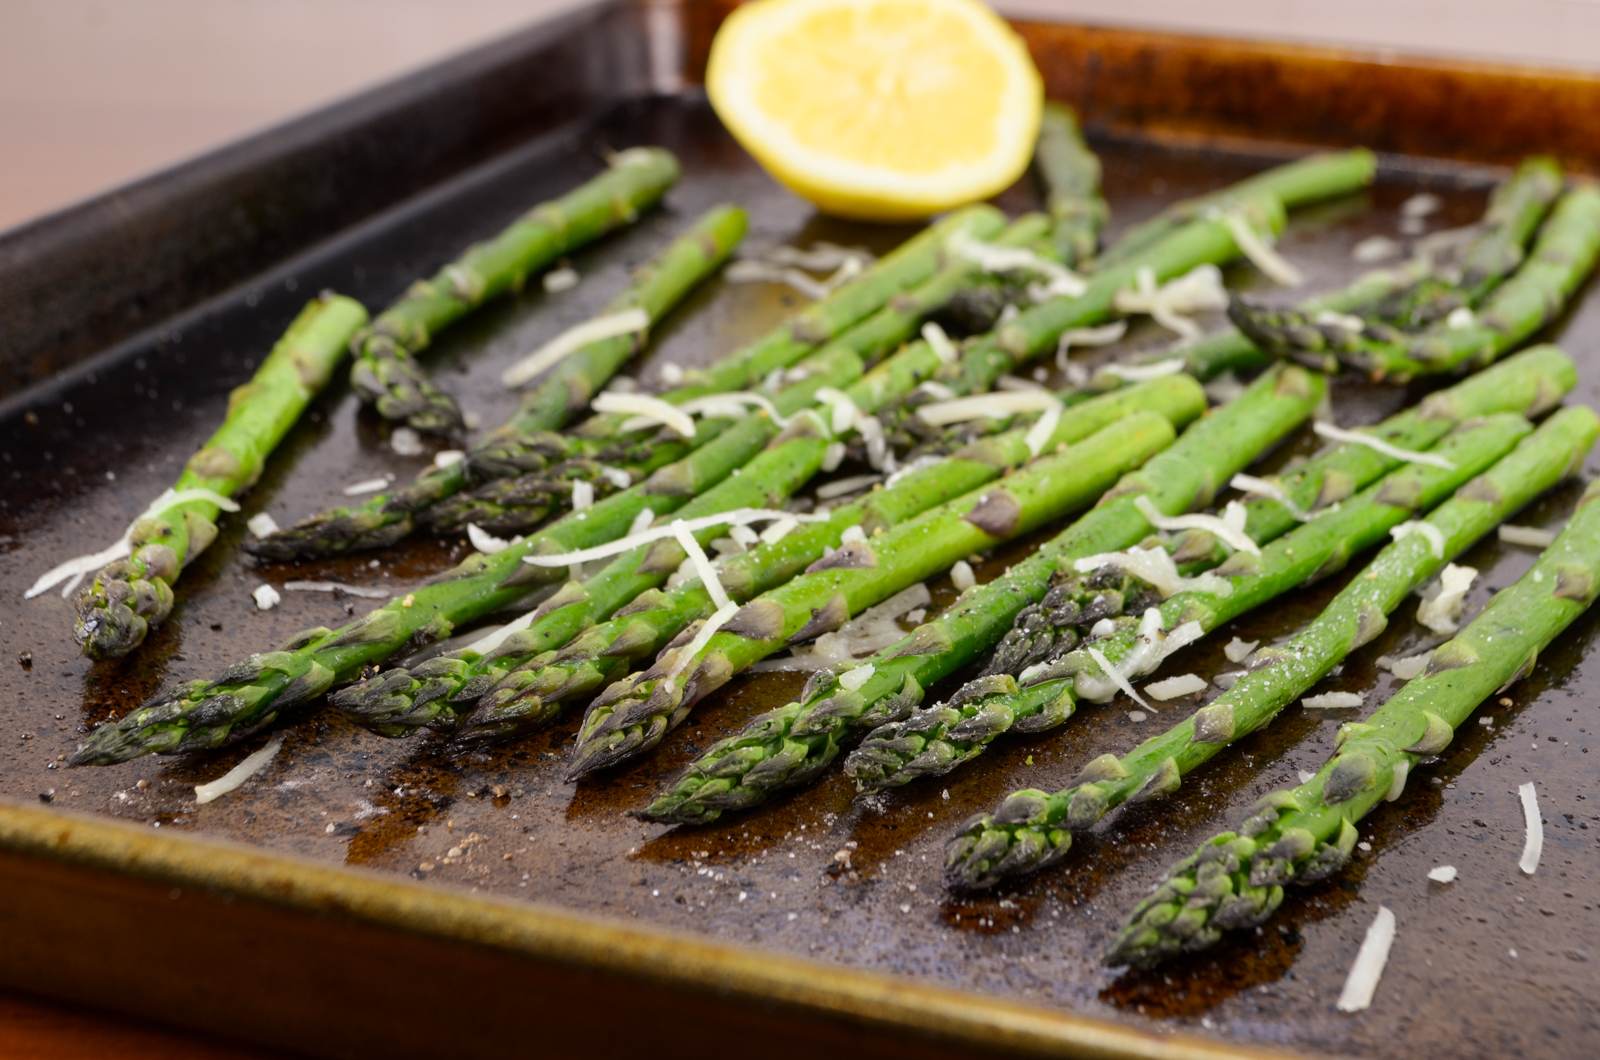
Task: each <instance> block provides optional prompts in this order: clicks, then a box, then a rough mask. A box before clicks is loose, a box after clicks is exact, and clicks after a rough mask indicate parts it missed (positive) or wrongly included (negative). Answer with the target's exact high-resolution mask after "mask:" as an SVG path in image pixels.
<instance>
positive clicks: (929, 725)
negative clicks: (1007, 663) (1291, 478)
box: [850, 413, 1532, 886]
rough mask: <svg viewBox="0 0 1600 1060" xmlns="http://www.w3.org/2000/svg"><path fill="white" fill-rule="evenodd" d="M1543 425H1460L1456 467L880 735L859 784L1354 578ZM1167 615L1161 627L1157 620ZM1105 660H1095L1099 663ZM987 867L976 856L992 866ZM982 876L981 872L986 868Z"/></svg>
mask: <svg viewBox="0 0 1600 1060" xmlns="http://www.w3.org/2000/svg"><path fill="white" fill-rule="evenodd" d="M1530 430H1532V428H1531V427H1530V426H1529V425H1528V422H1527V421H1526V420H1524V419H1522V418H1521V417H1520V416H1516V415H1514V414H1512V413H1504V414H1501V415H1500V416H1495V417H1490V418H1488V419H1483V420H1478V421H1474V422H1472V423H1468V424H1465V425H1463V426H1461V427H1459V428H1457V429H1456V430H1455V431H1454V432H1453V433H1452V434H1450V435H1449V436H1447V437H1446V438H1445V440H1444V441H1443V442H1441V443H1440V444H1439V446H1438V447H1437V448H1436V449H1435V450H1434V451H1433V452H1434V453H1435V454H1436V455H1438V456H1439V457H1442V458H1443V459H1445V460H1447V461H1449V462H1450V463H1451V465H1452V466H1451V467H1450V468H1449V469H1448V470H1447V469H1444V468H1440V467H1426V466H1423V465H1408V466H1406V467H1403V468H1401V469H1400V470H1398V471H1395V472H1393V473H1391V474H1389V475H1388V476H1386V477H1385V478H1384V479H1383V480H1382V481H1380V482H1377V483H1374V484H1373V485H1371V486H1369V487H1367V489H1365V490H1363V491H1362V492H1361V493H1358V494H1357V495H1356V496H1355V497H1353V498H1351V499H1350V500H1348V501H1346V502H1344V503H1343V504H1341V505H1339V506H1338V507H1337V508H1335V509H1332V510H1329V511H1327V512H1325V513H1323V514H1322V515H1319V516H1318V517H1317V518H1315V519H1313V520H1311V521H1310V522H1308V523H1306V524H1305V525H1303V526H1301V527H1299V528H1298V529H1296V530H1294V531H1293V532H1292V533H1289V534H1286V535H1285V536H1283V537H1281V538H1279V539H1278V540H1277V541H1274V542H1272V543H1271V544H1269V545H1267V546H1266V547H1265V548H1263V549H1262V550H1261V553H1260V555H1259V556H1257V555H1252V554H1250V553H1244V552H1240V553H1235V554H1234V556H1233V557H1231V558H1230V559H1229V560H1228V562H1226V563H1224V564H1223V565H1222V566H1220V567H1218V568H1217V570H1216V572H1215V573H1216V575H1217V577H1218V578H1219V579H1220V584H1217V585H1215V587H1214V588H1194V589H1189V590H1187V591H1184V592H1180V593H1176V594H1174V595H1173V596H1171V597H1169V598H1167V600H1166V601H1165V602H1163V603H1162V604H1161V605H1160V607H1158V608H1155V609H1152V610H1151V611H1147V612H1146V613H1145V616H1144V617H1143V618H1141V619H1140V620H1138V622H1137V624H1138V628H1137V629H1136V628H1134V623H1135V620H1134V619H1132V618H1131V617H1129V618H1125V619H1122V620H1120V621H1119V622H1118V629H1117V630H1116V631H1115V632H1113V633H1111V634H1109V635H1107V636H1104V637H1101V638H1098V639H1096V640H1095V641H1093V642H1091V643H1090V644H1087V645H1085V646H1084V647H1082V648H1078V649H1075V650H1073V651H1070V652H1068V653H1067V654H1065V655H1063V656H1061V657H1060V658H1058V659H1055V660H1053V661H1051V662H1047V663H1041V664H1040V665H1038V666H1036V667H1032V668H1030V669H1028V670H1025V671H1023V673H1022V675H1021V676H1020V677H1018V678H1012V677H1010V676H996V677H991V678H986V679H983V681H982V682H981V683H974V685H973V686H969V688H968V689H966V690H964V692H965V693H966V694H965V695H963V696H960V697H957V698H955V699H952V700H951V701H950V703H949V704H948V705H946V706H943V707H934V708H932V709H930V710H926V711H922V712H919V713H915V714H912V715H911V716H910V717H908V718H906V719H905V720H904V721H901V722H894V723H890V724H889V725H886V726H882V727H880V728H879V729H878V730H876V731H874V732H873V733H870V734H869V735H868V736H867V738H866V740H865V741H863V742H862V744H861V746H860V747H859V748H857V749H856V752H855V758H856V761H855V762H854V764H853V766H852V768H851V771H850V772H851V775H852V776H853V777H854V778H855V779H856V781H857V783H858V784H860V785H861V786H863V787H865V788H871V789H876V788H883V787H891V786H898V785H901V784H905V783H908V782H909V781H912V780H915V779H917V778H919V777H925V776H937V775H940V774H943V773H948V772H950V771H951V770H953V769H955V768H957V767H958V766H961V765H964V764H965V763H967V762H970V761H972V760H973V759H975V758H977V757H978V756H979V755H981V754H983V752H984V751H986V750H987V749H988V748H989V747H990V745H992V744H993V743H994V742H995V741H996V740H998V739H1000V738H1001V737H1003V736H1005V735H1006V734H1008V733H1012V732H1018V733H1038V732H1044V731H1047V730H1049V729H1053V728H1056V727H1058V726H1060V725H1063V724H1065V723H1066V722H1067V720H1068V719H1070V718H1071V717H1072V716H1073V714H1074V713H1075V712H1076V711H1077V707H1078V703H1079V702H1080V701H1081V700H1084V699H1088V700H1091V701H1098V700H1106V699H1111V698H1113V697H1114V696H1116V695H1117V693H1118V690H1119V688H1120V687H1121V682H1118V681H1116V680H1115V679H1114V678H1113V677H1112V676H1111V675H1110V672H1109V670H1108V669H1107V667H1110V668H1116V669H1119V670H1120V671H1122V676H1123V680H1124V681H1130V680H1132V679H1135V678H1138V677H1140V676H1142V675H1143V674H1146V673H1149V672H1151V671H1153V670H1154V669H1155V668H1156V667H1158V666H1160V664H1161V661H1162V658H1163V655H1164V654H1165V651H1166V650H1167V649H1166V648H1165V647H1164V645H1165V643H1166V638H1167V636H1168V635H1169V634H1170V635H1174V636H1176V635H1177V633H1176V631H1177V630H1179V629H1180V628H1184V629H1186V630H1188V631H1189V632H1190V634H1191V636H1190V637H1189V638H1187V639H1197V638H1198V637H1201V636H1204V635H1206V634H1208V633H1210V632H1211V631H1212V630H1215V629H1217V628H1219V627H1220V626H1222V625H1223V624H1225V623H1227V622H1229V621H1231V620H1232V619H1234V618H1237V617H1238V616H1240V615H1242V614H1245V613H1247V612H1249V611H1252V610H1254V609H1255V608H1257V607H1260V606H1261V605H1262V604H1265V603H1268V602H1270V601H1272V600H1274V599H1276V598H1277V597H1279V596H1282V595H1283V594H1284V593H1286V592H1288V591H1289V590H1291V589H1293V588H1296V587H1297V586H1300V585H1303V584H1305V583H1307V582H1309V581H1312V580H1315V579H1317V578H1321V577H1325V576H1326V575H1328V574H1330V573H1332V572H1334V571H1337V570H1341V569H1343V567H1344V565H1345V564H1346V563H1347V562H1348V560H1349V558H1350V557H1351V556H1352V555H1355V554H1357V553H1359V552H1361V551H1363V550H1365V549H1367V548H1370V547H1371V546H1372V545H1374V544H1376V543H1377V542H1378V541H1379V540H1381V539H1382V538H1383V537H1384V536H1386V535H1387V534H1388V532H1389V531H1390V530H1391V529H1393V528H1394V527H1396V526H1398V525H1400V523H1402V522H1403V521H1405V519H1406V518H1407V516H1409V515H1411V514H1412V513H1414V512H1418V511H1426V510H1428V509H1430V508H1432V507H1434V506H1435V505H1437V504H1438V503H1439V502H1440V501H1441V500H1442V499H1444V498H1445V497H1448V496H1449V495H1450V494H1451V493H1452V492H1453V491H1454V490H1455V489H1456V488H1457V487H1458V486H1460V485H1461V484H1462V483H1463V482H1465V481H1466V480H1467V479H1469V478H1471V477H1472V476H1473V475H1474V474H1476V473H1478V472H1479V471H1482V470H1483V469H1484V468H1486V467H1488V466H1489V465H1490V464H1492V463H1493V462H1494V461H1495V460H1498V459H1499V458H1500V457H1501V456H1502V455H1504V454H1505V453H1506V452H1507V451H1509V450H1510V449H1511V447H1512V446H1514V445H1515V444H1516V443H1517V441H1518V440H1519V439H1520V438H1522V437H1523V436H1524V435H1526V434H1527V433H1528V432H1529V431H1530ZM1151 618H1157V619H1158V621H1157V622H1156V623H1154V625H1155V627H1156V628H1154V629H1152V628H1150V626H1149V625H1147V623H1148V622H1149V620H1150V619H1151ZM1097 653H1098V654H1099V655H1100V656H1101V659H1104V660H1105V661H1104V662H1101V659H1097V658H1095V655H1096V654H1097ZM982 860H983V859H981V858H980V859H977V861H978V862H980V863H981V862H982ZM980 868H981V866H980ZM952 873H953V874H954V875H953V876H952V878H953V879H957V878H959V879H967V878H968V876H969V875H971V876H973V878H974V882H972V883H970V884H961V885H962V886H977V885H979V884H978V882H977V881H978V880H979V879H981V877H982V873H981V871H980V870H973V872H972V873H969V872H968V867H967V866H966V865H964V864H963V865H962V866H961V867H959V868H953V869H952Z"/></svg>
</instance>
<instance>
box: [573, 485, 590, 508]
mask: <svg viewBox="0 0 1600 1060" xmlns="http://www.w3.org/2000/svg"><path fill="white" fill-rule="evenodd" d="M593 507H594V483H592V482H585V481H583V480H582V479H574V480H573V481H572V510H573V511H575V512H582V511H587V510H588V509H590V508H593Z"/></svg>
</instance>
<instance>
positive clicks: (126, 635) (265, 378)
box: [73, 294, 367, 659]
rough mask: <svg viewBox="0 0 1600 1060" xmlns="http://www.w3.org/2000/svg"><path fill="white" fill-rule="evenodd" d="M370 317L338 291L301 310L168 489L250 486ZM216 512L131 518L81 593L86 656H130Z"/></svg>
mask: <svg viewBox="0 0 1600 1060" xmlns="http://www.w3.org/2000/svg"><path fill="white" fill-rule="evenodd" d="M366 319H367V312H366V310H365V309H363V308H361V305H360V303H358V302H355V301H353V300H352V299H349V298H345V297H343V296H341V295H335V294H324V295H322V296H320V297H319V298H317V299H315V300H314V301H312V302H311V303H309V304H308V305H307V306H306V307H305V308H304V309H302V310H301V311H300V315H299V316H297V317H295V319H294V321H293V323H291V324H290V325H289V330H288V331H286V332H284V334H283V337H282V338H280V339H279V340H278V342H277V344H276V345H275V346H273V348H272V352H271V353H269V354H268V355H267V358H266V360H264V361H263V362H262V363H261V367H260V368H258V369H257V370H256V373H255V375H254V376H253V377H252V378H251V380H250V381H249V382H248V383H246V384H244V385H243V386H241V387H239V388H238V389H237V390H235V391H234V392H233V394H232V395H230V397H229V399H228V414H227V418H226V419H224V420H223V423H222V426H221V427H219V428H217V432H216V433H215V434H213V435H212V436H211V438H210V439H209V440H208V441H207V442H206V444H205V445H204V446H203V447H202V448H201V449H200V451H199V452H197V453H195V454H194V456H192V457H190V458H189V462H188V464H187V465H185V467H184V470H183V474H182V475H181V476H179V478H178V481H177V482H176V483H174V484H173V487H172V492H173V493H174V494H182V493H183V492H184V491H186V490H205V491H208V492H209V493H212V494H218V495H220V496H223V497H231V496H233V495H235V494H238V493H242V492H243V491H244V490H246V489H248V488H250V486H251V485H252V484H253V483H254V482H255V480H256V478H257V477H258V476H259V475H260V474H261V470H262V468H263V467H264V466H265V465H266V462H267V457H268V456H269V455H271V453H272V450H273V449H274V448H276V447H277V444H278V442H280V441H281V440H282V439H283V436H284V435H285V434H287V433H288V432H289V428H290V427H292V426H294V424H295V421H296V420H298V419H299V418H300V413H301V412H302V411H303V410H304V409H305V407H306V405H308V404H309V403H310V402H311V399H312V398H314V397H316V395H317V394H318V393H319V392H320V391H321V390H322V388H323V386H325V385H326V384H327V382H328V379H329V378H330V377H331V376H332V374H333V369H334V367H335V366H336V365H337V364H338V363H339V362H340V361H341V360H342V359H343V358H344V355H345V351H346V349H347V346H348V343H349V341H350V336H351V335H353V334H355V332H356V329H358V328H359V327H361V325H362V324H363V323H365V322H366ZM218 511H219V509H218V507H217V505H216V504H215V503H214V502H213V501H212V500H208V499H204V498H200V497H191V498H189V499H186V500H181V501H178V502H176V503H173V504H170V505H168V506H166V507H164V508H161V509H160V510H157V511H155V512H153V513H151V514H149V515H148V516H146V517H144V518H142V519H140V520H139V521H138V522H137V523H136V524H135V525H134V527H133V530H132V532H131V533H130V535H129V539H128V546H129V549H130V550H131V552H130V554H129V555H128V556H127V557H126V558H123V559H118V560H114V561H113V562H111V563H109V564H107V565H106V566H105V567H103V568H101V570H100V571H99V573H97V574H96V575H95V576H94V579H93V580H92V581H91V582H90V583H89V584H88V585H87V586H85V587H84V589H83V591H82V592H81V593H80V594H79V595H78V599H77V621H76V622H75V623H74V625H73V633H74V635H75V636H76V637H77V640H78V643H79V645H81V646H82V648H83V653H84V654H85V655H87V656H89V657H90V658H94V659H110V658H115V657H117V656H120V655H126V654H127V653H128V652H130V651H132V650H133V649H134V648H137V647H138V646H139V645H140V644H142V643H144V638H145V636H146V635H147V634H148V633H149V632H150V629H151V628H152V627H154V626H158V625H160V624H161V623H162V622H163V621H165V620H166V617H167V616H168V615H169V614H171V612H172V604H173V595H172V583H173V582H175V581H177V580H178V576H179V574H181V573H182V571H183V568H184V567H185V566H186V565H187V564H188V563H189V561H190V560H192V559H193V558H194V557H195V556H196V555H198V554H199V553H200V552H202V551H203V550H204V549H205V547H206V546H207V545H209V544H211V542H212V541H213V540H214V539H215V538H216V536H217V527H216V518H217V513H218Z"/></svg>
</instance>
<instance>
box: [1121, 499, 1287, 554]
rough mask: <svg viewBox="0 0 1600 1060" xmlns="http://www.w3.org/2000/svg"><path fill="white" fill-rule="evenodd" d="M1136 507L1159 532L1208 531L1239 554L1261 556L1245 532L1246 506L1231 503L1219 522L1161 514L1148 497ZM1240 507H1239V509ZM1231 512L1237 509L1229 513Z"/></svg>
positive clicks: (1208, 517) (1197, 516)
mask: <svg viewBox="0 0 1600 1060" xmlns="http://www.w3.org/2000/svg"><path fill="white" fill-rule="evenodd" d="M1133 504H1134V507H1136V508H1138V509H1139V514H1140V515H1142V516H1144V517H1145V520H1146V521H1147V522H1148V523H1149V524H1150V525H1151V526H1153V527H1155V528H1156V529H1157V530H1169V531H1170V530H1204V531H1206V532H1207V533H1209V534H1210V535H1211V536H1212V537H1215V538H1216V539H1217V540H1218V541H1221V542H1222V543H1223V544H1225V545H1227V546H1228V547H1229V548H1231V549H1233V550H1234V551H1235V552H1249V553H1252V554H1254V555H1260V554H1261V547H1260V546H1259V545H1257V544H1256V543H1255V542H1254V541H1252V540H1251V539H1250V535H1249V534H1247V533H1245V532H1244V524H1243V516H1244V506H1243V505H1241V504H1238V502H1236V501H1235V502H1230V503H1229V504H1228V505H1227V506H1226V507H1225V508H1224V509H1223V515H1222V516H1221V517H1220V518H1219V517H1217V516H1215V515H1205V514H1200V513H1195V514H1190V515H1163V514H1161V510H1160V509H1159V508H1157V507H1156V506H1155V505H1154V504H1153V503H1151V501H1150V498H1149V497H1146V496H1144V495H1142V494H1141V495H1140V496H1139V497H1137V498H1135V499H1134V502H1133ZM1236 505H1237V507H1235V506H1236ZM1228 509H1234V510H1233V511H1229V510H1228Z"/></svg>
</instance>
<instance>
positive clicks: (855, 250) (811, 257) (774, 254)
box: [764, 239, 872, 272]
mask: <svg viewBox="0 0 1600 1060" xmlns="http://www.w3.org/2000/svg"><path fill="white" fill-rule="evenodd" d="M764 256H765V258H766V259H767V260H768V261H773V262H776V263H777V264H779V265H794V266H796V267H798V268H802V269H811V270H813V271H817V272H820V271H823V270H826V269H838V268H840V267H842V266H844V265H845V264H847V263H849V262H852V261H854V262H856V263H858V264H859V265H863V266H864V265H866V264H868V263H869V262H871V261H872V254H871V253H870V252H868V251H867V250H865V249H864V248H862V247H846V246H840V245H839V244H838V243H829V242H827V241H826V240H820V239H819V240H818V241H817V242H815V243H813V244H811V246H810V247H809V248H808V249H802V248H800V247H791V246H779V247H773V248H772V249H771V250H769V251H767V252H766V254H765V255H764Z"/></svg>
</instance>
